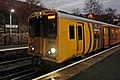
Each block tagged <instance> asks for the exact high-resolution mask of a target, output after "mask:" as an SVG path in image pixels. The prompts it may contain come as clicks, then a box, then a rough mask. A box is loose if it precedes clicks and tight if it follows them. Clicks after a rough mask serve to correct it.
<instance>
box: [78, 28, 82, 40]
mask: <svg viewBox="0 0 120 80" xmlns="http://www.w3.org/2000/svg"><path fill="white" fill-rule="evenodd" d="M78 39H79V40H82V27H81V26H78Z"/></svg>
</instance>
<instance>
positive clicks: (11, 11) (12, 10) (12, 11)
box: [10, 9, 15, 43]
mask: <svg viewBox="0 0 120 80" xmlns="http://www.w3.org/2000/svg"><path fill="white" fill-rule="evenodd" d="M14 12H15V10H14V9H11V10H10V41H11V43H12V13H14Z"/></svg>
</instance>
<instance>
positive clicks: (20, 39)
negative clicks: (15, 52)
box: [0, 33, 28, 46]
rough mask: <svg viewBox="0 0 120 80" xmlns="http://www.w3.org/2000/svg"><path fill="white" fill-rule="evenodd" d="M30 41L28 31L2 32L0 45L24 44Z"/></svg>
mask: <svg viewBox="0 0 120 80" xmlns="http://www.w3.org/2000/svg"><path fill="white" fill-rule="evenodd" d="M27 42H28V33H19V34H18V33H12V34H10V33H5V34H4V33H0V46H8V45H23V44H27Z"/></svg>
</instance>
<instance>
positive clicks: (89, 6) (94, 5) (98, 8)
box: [83, 0, 104, 15]
mask: <svg viewBox="0 0 120 80" xmlns="http://www.w3.org/2000/svg"><path fill="white" fill-rule="evenodd" d="M83 10H84V12H85V13H87V14H90V13H92V14H95V15H100V14H103V12H104V10H103V5H102V4H101V3H100V2H99V1H98V0H85V8H84V9H83Z"/></svg>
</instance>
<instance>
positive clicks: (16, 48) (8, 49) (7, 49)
mask: <svg viewBox="0 0 120 80" xmlns="http://www.w3.org/2000/svg"><path fill="white" fill-rule="evenodd" d="M27 48H28V47H15V48H6V49H0V51H11V50H18V49H27Z"/></svg>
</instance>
